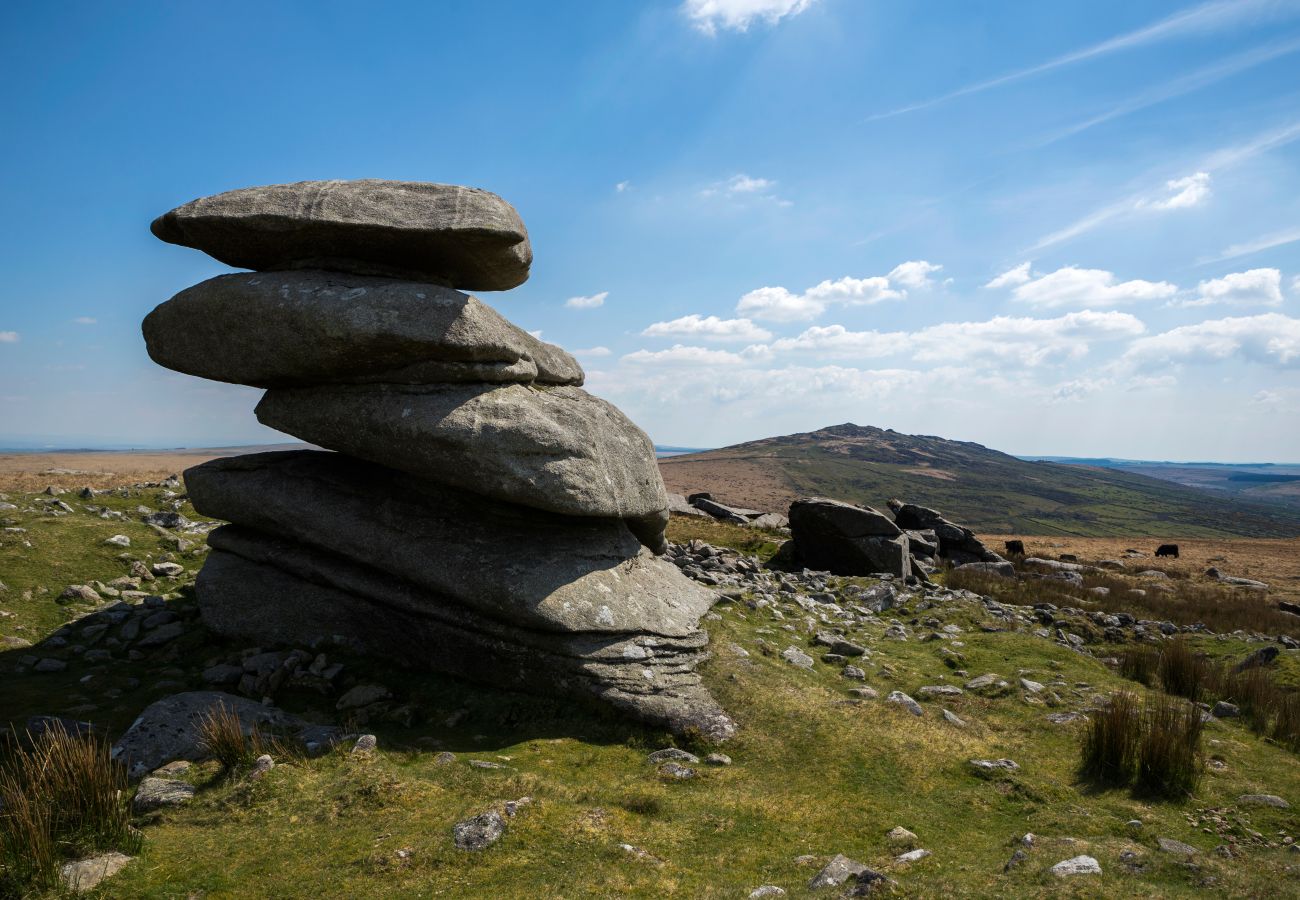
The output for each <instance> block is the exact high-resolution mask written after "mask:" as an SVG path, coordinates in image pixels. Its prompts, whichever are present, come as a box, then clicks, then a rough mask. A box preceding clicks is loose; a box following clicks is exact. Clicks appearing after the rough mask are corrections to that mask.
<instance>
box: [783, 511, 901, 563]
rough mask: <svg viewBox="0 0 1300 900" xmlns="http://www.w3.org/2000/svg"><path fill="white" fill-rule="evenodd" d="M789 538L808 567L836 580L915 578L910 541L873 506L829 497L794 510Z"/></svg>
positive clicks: (791, 514)
mask: <svg viewBox="0 0 1300 900" xmlns="http://www.w3.org/2000/svg"><path fill="white" fill-rule="evenodd" d="M790 533H791V534H792V535H793V538H794V543H795V547H796V548H797V549H798V553H799V558H800V560H801V561H802V562H803V564H804V565H805V566H807V567H808V568H811V569H818V570H821V571H826V572H833V573H835V574H836V575H866V574H869V573H888V574H891V575H896V576H898V577H900V578H903V577H906V576H907V575H910V574H911V572H912V569H911V556H910V554H909V552H908V547H907V535H905V534H903V532H902V530H901V529H900V528H899V527H898V526H897V525H895V524H894V523H893V522H892V521H891V520H890V518H889V517H888V516H886V515H884V514H882V513H879V512H877V511H876V510H874V509H872V508H871V507H869V506H853V505H852V504H849V503H841V502H840V501H838V500H828V499H826V498H824V497H811V498H806V499H803V500H796V501H795V502H794V503H792V504H790Z"/></svg>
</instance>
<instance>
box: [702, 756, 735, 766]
mask: <svg viewBox="0 0 1300 900" xmlns="http://www.w3.org/2000/svg"><path fill="white" fill-rule="evenodd" d="M704 761H705V762H706V763H708V764H709V765H711V766H729V765H731V757H730V756H728V755H727V754H725V753H710V754H709V755H708V756H706V757H705V758H704Z"/></svg>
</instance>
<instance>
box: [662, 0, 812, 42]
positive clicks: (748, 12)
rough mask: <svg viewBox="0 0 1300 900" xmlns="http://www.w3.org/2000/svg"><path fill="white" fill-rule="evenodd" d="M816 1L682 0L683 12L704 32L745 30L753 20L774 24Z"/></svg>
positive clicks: (801, 10)
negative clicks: (683, 0) (720, 29)
mask: <svg viewBox="0 0 1300 900" xmlns="http://www.w3.org/2000/svg"><path fill="white" fill-rule="evenodd" d="M814 2H815V0H685V2H684V3H683V4H682V12H683V13H685V15H686V17H687V18H688V19H690V20H691V23H692V24H693V25H694V26H695V27H696V28H698V29H699V30H700V31H702V32H704V33H705V34H715V33H716V32H717V30H718V29H719V28H722V29H730V30H732V31H747V30H748V29H749V26H750V24H751V23H753V22H754V21H755V20H762V21H763V22H766V23H767V24H768V25H775V24H776V23H777V22H779V21H781V20H782V19H784V18H785V17H786V16H797V15H799V13H801V12H803V11H804V10H805V9H807V8H808V7H810V6H812V4H813V3H814Z"/></svg>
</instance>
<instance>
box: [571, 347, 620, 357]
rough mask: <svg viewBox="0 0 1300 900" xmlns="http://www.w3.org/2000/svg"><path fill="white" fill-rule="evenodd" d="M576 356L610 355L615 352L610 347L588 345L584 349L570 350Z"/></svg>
mask: <svg viewBox="0 0 1300 900" xmlns="http://www.w3.org/2000/svg"><path fill="white" fill-rule="evenodd" d="M569 352H570V353H572V354H573V355H574V356H609V355H610V354H611V353H613V351H612V350H610V349H609V348H608V347H587V348H586V349H583V350H570V351H569Z"/></svg>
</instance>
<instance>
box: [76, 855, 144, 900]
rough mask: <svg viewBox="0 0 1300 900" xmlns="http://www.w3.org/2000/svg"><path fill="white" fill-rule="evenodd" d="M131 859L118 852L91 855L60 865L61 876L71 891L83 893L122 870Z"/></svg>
mask: <svg viewBox="0 0 1300 900" xmlns="http://www.w3.org/2000/svg"><path fill="white" fill-rule="evenodd" d="M130 861H131V857H129V856H127V855H125V854H123V853H116V852H114V853H104V854H101V855H100V856H90V857H87V858H86V859H78V860H76V861H74V862H69V863H64V864H63V865H62V866H60V867H59V878H60V879H62V881H63V884H64V886H65V887H66V888H67V889H68V890H69V891H72V892H73V893H76V894H81V893H85V892H86V891H93V890H94V889H95V888H96V887H98V886H99V883H100V882H101V881H103V880H104V879H105V878H111V877H112V876H114V875H116V874H117V873H118V872H120V871H122V869H123V868H124V867H125V866H126V864H127V863H129V862H130Z"/></svg>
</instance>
